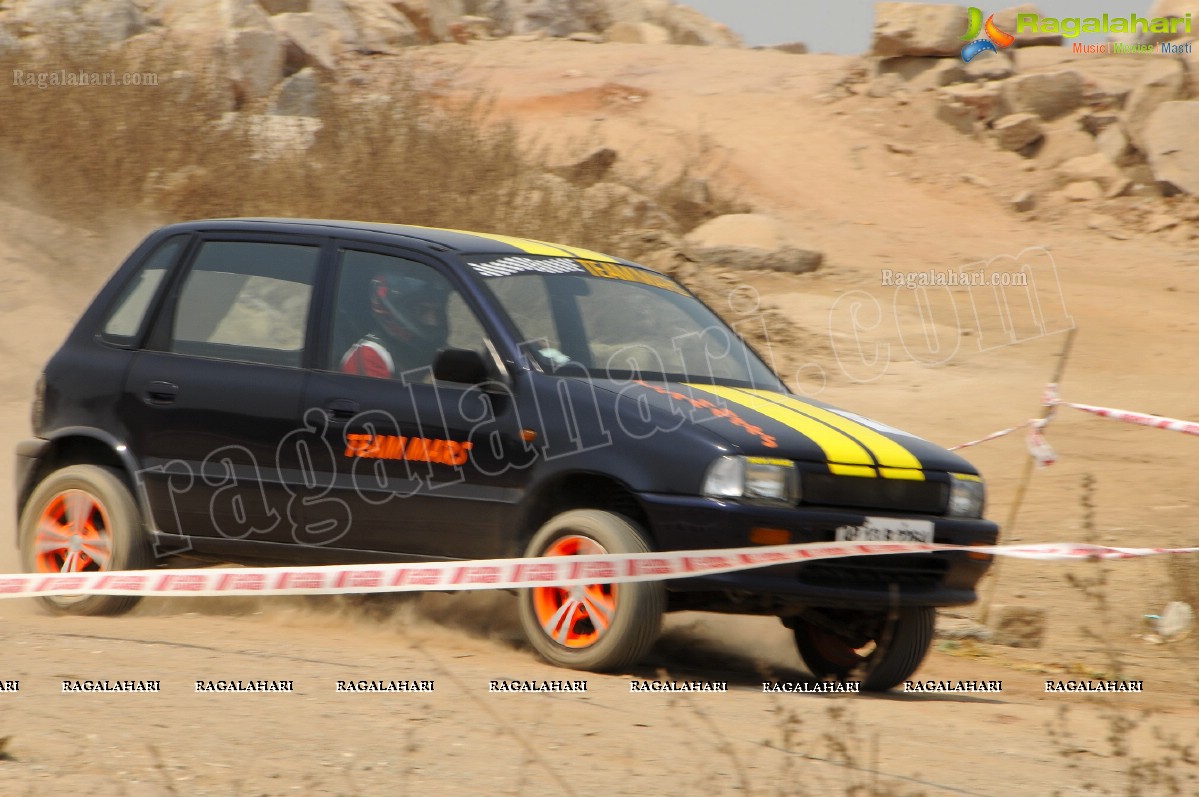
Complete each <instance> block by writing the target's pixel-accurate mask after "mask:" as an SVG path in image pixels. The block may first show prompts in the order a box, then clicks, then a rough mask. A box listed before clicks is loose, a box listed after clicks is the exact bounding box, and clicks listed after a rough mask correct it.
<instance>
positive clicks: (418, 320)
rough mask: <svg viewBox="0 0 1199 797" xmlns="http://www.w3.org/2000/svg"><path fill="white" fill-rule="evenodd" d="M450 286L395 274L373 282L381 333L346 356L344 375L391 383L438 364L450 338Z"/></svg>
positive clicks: (365, 338) (373, 305)
mask: <svg viewBox="0 0 1199 797" xmlns="http://www.w3.org/2000/svg"><path fill="white" fill-rule="evenodd" d="M448 298H449V286H447V285H445V284H438V282H434V281H426V280H423V279H419V278H416V277H407V276H401V275H398V274H393V273H382V274H377V275H376V276H375V277H374V278H373V279H372V280H371V283H370V312H371V317H372V318H373V319H374V327H375V329H374V330H373V331H371V332H369V333H368V334H366V335H365V336H363V337H362V339H360V340H359V341H358V342H357V343H355V344H354V345H353V346H351V347H350V349H349V350H348V351H347V352H346V353H345V354H344V355H343V356H342V358H341V364H340V369H341V371H342V372H343V373H348V374H360V375H364V376H374V377H379V378H383V379H388V378H391V377H394V376H396V375H397V374H400V373H403V372H404V371H408V370H412V369H414V368H423V367H428V366H431V365H432V364H433V359H434V358H435V357H436V356H437V352H438V350H439V349H441V348H443V347H444V346H445V344H446V340H447V338H448V337H449V323H448V321H447V318H446V301H447V300H448Z"/></svg>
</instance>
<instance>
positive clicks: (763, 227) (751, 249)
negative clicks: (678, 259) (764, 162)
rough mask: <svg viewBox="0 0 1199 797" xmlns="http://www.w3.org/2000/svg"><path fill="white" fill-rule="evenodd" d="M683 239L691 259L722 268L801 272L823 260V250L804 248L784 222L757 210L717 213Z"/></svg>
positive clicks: (816, 265) (813, 267)
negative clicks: (725, 214) (718, 214)
mask: <svg viewBox="0 0 1199 797" xmlns="http://www.w3.org/2000/svg"><path fill="white" fill-rule="evenodd" d="M683 243H684V247H685V249H686V251H687V255H688V256H689V257H691V258H692V259H694V260H698V261H701V262H707V263H714V264H716V265H718V266H724V267H725V268H736V269H759V268H764V269H772V270H775V271H790V272H804V271H814V270H816V269H817V268H819V267H820V265H821V263H823V262H824V254H823V253H821V252H819V251H816V250H813V249H809V248H807V247H806V246H805V245H804V242H803V241H801V240H800V239H799V236H798V235H796V234H795V232H794V230H792V229H791V228H790V227H788V226H787V225H786V224H784V223H783V222H781V221H779V220H778V219H775V218H773V217H771V216H765V215H762V214H758V213H734V214H730V215H727V216H717V217H716V218H714V219H712V220H711V221H709V222H706V223H705V224H702V225H700V226H699V227H696V228H695V229H694V230H692V231H691V232H690V233H688V234H687V236H686V237H685V238H684V239H683Z"/></svg>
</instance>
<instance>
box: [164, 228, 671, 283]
mask: <svg viewBox="0 0 1199 797" xmlns="http://www.w3.org/2000/svg"><path fill="white" fill-rule="evenodd" d="M169 230H170V231H171V232H190V231H195V232H204V231H216V230H221V231H239V232H291V233H296V232H304V233H309V234H312V235H331V234H337V235H351V236H353V237H364V236H363V235H362V234H364V233H365V234H366V236H365V237H370V238H374V239H375V240H378V239H380V238H403V239H406V241H405V242H407V243H412V242H414V241H419V242H422V243H424V244H427V245H430V246H432V247H434V248H437V249H441V250H443V251H445V250H451V251H454V252H458V253H459V254H464V255H482V254H501V255H547V256H551V257H572V258H580V259H583V260H596V261H600V262H604V263H620V264H622V265H629V266H636V267H637V268H641V269H645V270H646V271H653V269H649V268H647V267H646V266H643V265H641V264H639V263H633V262H631V261H628V260H624V259H623V258H619V257H613V256H611V255H605V254H602V253H600V252H594V251H592V250H590V249H584V248H582V247H578V246H568V245H566V244H556V243H550V242H547V241H538V240H535V239H532V238H522V237H519V236H511V235H497V234H494V233H483V232H469V231H467V230H444V229H440V228H437V227H417V226H415V225H406V224H385V223H382V222H373V221H349V220H345V219H290V218H228V219H203V220H198V221H190V222H182V223H179V224H174V225H171V227H170V228H169ZM355 233H357V234H358V235H354V234H355ZM396 243H399V241H396Z"/></svg>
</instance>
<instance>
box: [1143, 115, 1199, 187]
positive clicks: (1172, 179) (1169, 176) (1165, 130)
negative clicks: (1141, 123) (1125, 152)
mask: <svg viewBox="0 0 1199 797" xmlns="http://www.w3.org/2000/svg"><path fill="white" fill-rule="evenodd" d="M1196 130H1199V101H1187V102H1183V101H1175V102H1164V103H1162V104H1161V105H1159V106H1158V107H1157V109H1156V110H1155V111H1154V112H1153V115H1152V116H1150V117H1149V123H1148V124H1147V125H1145V129H1144V131H1143V137H1144V141H1145V149H1144V153H1145V157H1146V158H1147V159H1148V160H1149V166H1150V168H1152V169H1153V176H1154V177H1155V178H1156V179H1157V180H1159V181H1160V182H1163V183H1169V184H1170V185H1172V186H1174V187H1175V188H1177V189H1178V190H1179V191H1184V192H1186V193H1188V194H1194V195H1199V139H1197V137H1196V135H1195V131H1196Z"/></svg>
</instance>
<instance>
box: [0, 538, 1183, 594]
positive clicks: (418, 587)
mask: <svg viewBox="0 0 1199 797" xmlns="http://www.w3.org/2000/svg"><path fill="white" fill-rule="evenodd" d="M931 551H959V552H975V553H984V554H995V555H999V556H1011V557H1016V558H1020V559H1041V560H1063V559H1129V558H1133V557H1141V556H1156V555H1159V554H1180V553H1199V548H1109V547H1106V546H1102V545H1086V544H1074V543H1045V544H1038V545H993V546H986V545H983V546H963V545H943V544H937V543H922V542H816V543H804V544H796V545H778V546H760V547H753V548H730V549H723V550H703V551H666V552H660V553H639V554H605V555H590V556H561V557H558V556H552V557H539V558H528V559H489V560H476V561H468V562H432V563H420V564H412V563H403V564H372V565H317V566H306V567H245V568H203V569H188V570H126V571H111V572H103V571H100V572H94V573H19V574H11V575H0V598H26V597H30V596H34V595H81V594H96V595H145V596H164V595H176V596H213V595H315V594H334V593H358V592H426V591H442V592H446V591H450V592H453V591H459V590H478V589H515V588H525V587H545V586H563V587H565V586H572V585H576V584H595V583H627V582H632V581H662V580H665V579H673V578H688V577H692V576H702V575H715V574H718V573H731V572H734V571H737V570H749V569H752V568H758V567H768V566H770V565H778V564H786V563H790V562H807V561H812V560H817V559H841V558H844V557H848V556H879V555H885V554H897V553H927V552H931Z"/></svg>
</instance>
